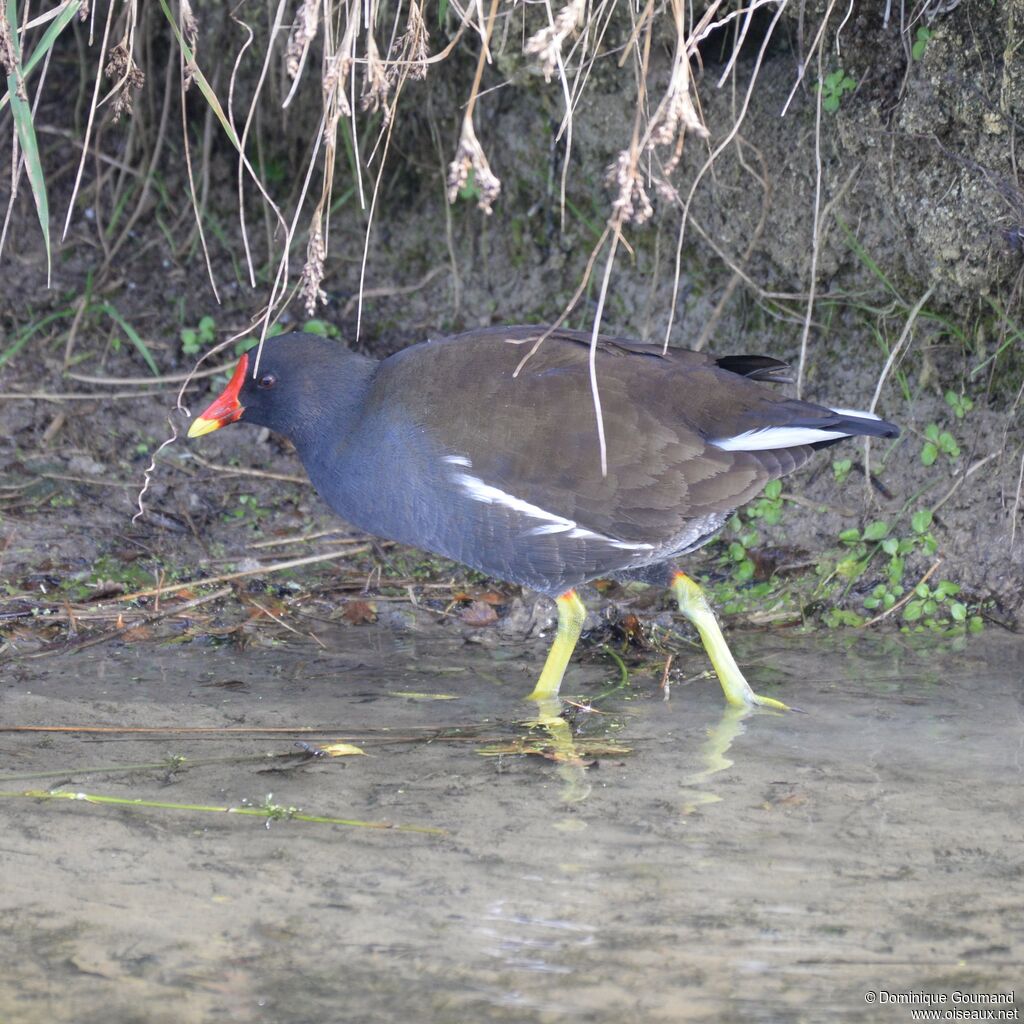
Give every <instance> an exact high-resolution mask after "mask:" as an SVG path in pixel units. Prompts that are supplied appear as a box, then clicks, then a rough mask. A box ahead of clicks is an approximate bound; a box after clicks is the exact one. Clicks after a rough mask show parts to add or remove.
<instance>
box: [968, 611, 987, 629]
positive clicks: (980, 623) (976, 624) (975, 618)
mask: <svg viewBox="0 0 1024 1024" xmlns="http://www.w3.org/2000/svg"><path fill="white" fill-rule="evenodd" d="M984 628H985V620H984V619H982V617H981V616H980V615H972V616H971V618H970V621H969V622H968V623H967V629H968V632H971V633H980V632H981V631H982V630H983V629H984Z"/></svg>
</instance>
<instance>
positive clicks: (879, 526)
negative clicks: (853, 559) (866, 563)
mask: <svg viewBox="0 0 1024 1024" xmlns="http://www.w3.org/2000/svg"><path fill="white" fill-rule="evenodd" d="M888 532H889V524H888V523H887V522H885V521H884V520H882V519H876V520H875V521H874V522H873V523H868V525H867V526H865V527H864V534H863V536H864V540H881V539H882V538H883V537H884V536H885V535H886V534H887V533H888Z"/></svg>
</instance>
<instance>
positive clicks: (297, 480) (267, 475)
mask: <svg viewBox="0 0 1024 1024" xmlns="http://www.w3.org/2000/svg"><path fill="white" fill-rule="evenodd" d="M191 456H192V459H193V461H195V462H198V463H199V465H200V466H203V467H204V468H206V469H212V470H214V472H217V473H224V474H225V475H227V476H255V477H259V478H260V479H262V480H283V481H284V482H285V483H288V484H306V485H307V486H309V487H312V486H313V485H312V484H311V483H310V482H309V477H305V476H293V475H292V474H290V473H272V472H271V471H270V470H268V469H249V468H247V467H245V466H222V465H221V464H220V463H219V462H208V461H207V460H206V459H204V458H203V457H202V456H201V455H197V454H196V453H195V452H192V453H191Z"/></svg>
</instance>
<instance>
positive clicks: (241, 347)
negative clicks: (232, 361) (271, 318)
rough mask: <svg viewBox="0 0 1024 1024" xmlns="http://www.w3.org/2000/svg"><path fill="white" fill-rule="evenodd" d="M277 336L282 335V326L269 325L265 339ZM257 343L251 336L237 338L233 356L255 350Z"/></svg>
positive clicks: (256, 339) (312, 332)
mask: <svg viewBox="0 0 1024 1024" xmlns="http://www.w3.org/2000/svg"><path fill="white" fill-rule="evenodd" d="M310 333H311V334H316V333H318V332H316V331H311V332H310ZM279 334H284V324H271V325H270V330H269V331H267V337H268V338H276V337H277V335H279ZM259 341H260V340H259V338H254V337H252V336H251V335H250V336H249V337H247V338H239V340H238V341H236V342H235V355H236V356H240V355H241V354H242V353H243V352H248V351H249V349H251V348H255V347H256V346H257V345H258V344H259Z"/></svg>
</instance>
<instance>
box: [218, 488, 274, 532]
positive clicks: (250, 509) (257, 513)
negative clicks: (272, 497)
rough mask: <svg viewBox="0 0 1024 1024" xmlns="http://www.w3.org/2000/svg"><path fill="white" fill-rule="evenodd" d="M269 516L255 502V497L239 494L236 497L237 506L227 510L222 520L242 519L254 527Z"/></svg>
mask: <svg viewBox="0 0 1024 1024" xmlns="http://www.w3.org/2000/svg"><path fill="white" fill-rule="evenodd" d="M269 514H270V513H269V512H268V510H267V509H265V508H263V507H262V506H261V505H260V503H259V501H257V500H256V496H255V495H253V494H240V495H239V496H238V504H237V505H236V506H235V507H234V508H232V509H229V510H228V512H227V513H226V514H225V516H224V518H225V519H227V520H232V519H244V520H245V521H246V522H250V523H253V524H254V525H255V524H256V523H258V522H259V521H260V520H261V519H265V518H266V517H267V516H268V515H269Z"/></svg>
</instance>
